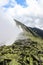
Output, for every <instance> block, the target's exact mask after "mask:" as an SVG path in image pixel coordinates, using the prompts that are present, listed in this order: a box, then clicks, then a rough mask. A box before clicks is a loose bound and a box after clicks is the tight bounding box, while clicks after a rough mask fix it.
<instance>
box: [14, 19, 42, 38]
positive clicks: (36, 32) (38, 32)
mask: <svg viewBox="0 0 43 65" xmlns="http://www.w3.org/2000/svg"><path fill="white" fill-rule="evenodd" d="M15 22H16V24H17V25H18V27H19V26H21V28H22V29H23V31H26V32H28V33H29V32H30V33H31V34H32V35H33V36H36V37H41V38H43V30H41V29H39V28H32V27H27V26H26V25H24V24H23V23H21V22H19V21H17V20H15Z"/></svg>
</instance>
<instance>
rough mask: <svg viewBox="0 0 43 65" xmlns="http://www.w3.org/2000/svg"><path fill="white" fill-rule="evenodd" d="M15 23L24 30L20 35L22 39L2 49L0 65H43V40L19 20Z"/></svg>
mask: <svg viewBox="0 0 43 65" xmlns="http://www.w3.org/2000/svg"><path fill="white" fill-rule="evenodd" d="M15 22H16V25H17V26H18V27H19V28H20V29H22V33H20V34H19V37H20V36H22V39H21V38H18V39H17V40H16V41H15V42H14V43H13V44H12V45H10V46H6V45H4V46H1V47H0V65H43V39H42V38H41V37H40V36H39V35H38V34H37V33H36V32H35V31H34V29H33V28H30V27H27V26H26V25H24V24H23V23H20V22H19V21H17V20H15ZM23 37H24V38H23Z"/></svg>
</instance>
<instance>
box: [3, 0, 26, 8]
mask: <svg viewBox="0 0 43 65" xmlns="http://www.w3.org/2000/svg"><path fill="white" fill-rule="evenodd" d="M15 1H16V3H17V4H18V5H21V6H22V7H27V4H26V0H15ZM15 1H12V0H9V2H8V3H7V4H6V5H4V6H3V7H5V8H9V7H12V8H13V7H14V4H15Z"/></svg>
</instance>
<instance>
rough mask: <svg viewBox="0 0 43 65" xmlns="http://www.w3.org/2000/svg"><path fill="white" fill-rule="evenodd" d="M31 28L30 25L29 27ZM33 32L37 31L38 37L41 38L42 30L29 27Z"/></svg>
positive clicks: (42, 35)
mask: <svg viewBox="0 0 43 65" xmlns="http://www.w3.org/2000/svg"><path fill="white" fill-rule="evenodd" d="M30 28H31V27H30ZM31 29H32V30H33V31H34V32H35V33H37V34H38V35H39V36H40V37H42V38H43V30H41V29H39V28H31Z"/></svg>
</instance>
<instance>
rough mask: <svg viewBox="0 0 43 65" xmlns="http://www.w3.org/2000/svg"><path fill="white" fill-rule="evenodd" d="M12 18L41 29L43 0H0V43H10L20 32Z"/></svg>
mask: <svg viewBox="0 0 43 65" xmlns="http://www.w3.org/2000/svg"><path fill="white" fill-rule="evenodd" d="M13 19H17V20H19V21H20V22H22V23H24V24H25V25H26V26H29V27H37V28H40V29H42V30H43V0H0V44H1V43H6V44H7V45H8V44H11V43H12V42H13V41H14V40H16V39H17V36H18V34H19V33H20V32H21V31H20V30H19V29H18V28H17V26H16V24H15V22H14V20H13Z"/></svg>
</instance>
